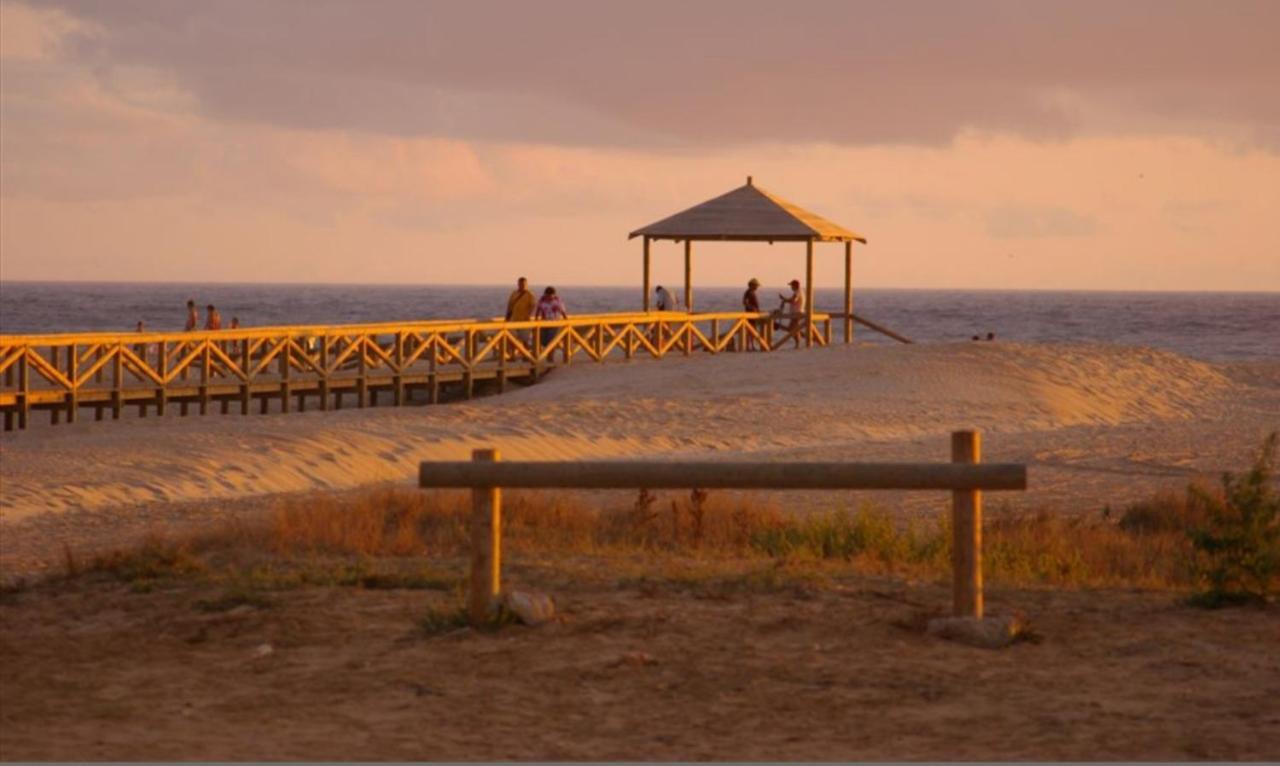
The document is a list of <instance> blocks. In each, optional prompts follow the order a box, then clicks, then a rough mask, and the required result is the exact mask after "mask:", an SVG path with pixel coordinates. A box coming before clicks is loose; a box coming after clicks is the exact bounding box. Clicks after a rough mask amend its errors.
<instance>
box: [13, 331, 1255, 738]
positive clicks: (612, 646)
mask: <svg viewBox="0 0 1280 766" xmlns="http://www.w3.org/2000/svg"><path fill="white" fill-rule="evenodd" d="M957 428H978V429H980V430H981V431H982V432H983V434H984V438H985V452H986V459H988V460H992V461H1011V462H1022V463H1026V464H1027V465H1028V466H1029V476H1030V481H1031V487H1030V489H1029V491H1027V492H1025V493H1004V494H1000V495H996V494H994V493H992V494H990V495H989V496H988V502H987V509H988V511H987V512H988V514H989V515H998V514H1001V513H1008V512H1016V511H1019V510H1022V509H1027V508H1040V509H1045V510H1048V511H1050V512H1054V513H1062V514H1097V513H1100V512H1101V509H1102V508H1103V507H1104V506H1106V505H1112V506H1120V505H1122V504H1123V503H1124V502H1126V501H1128V500H1132V499H1138V498H1141V497H1145V496H1147V495H1149V494H1150V493H1151V492H1153V491H1156V490H1159V489H1170V490H1180V489H1181V488H1182V487H1184V486H1185V484H1186V483H1187V482H1188V481H1189V480H1191V479H1193V478H1195V477H1197V476H1200V475H1205V474H1207V475H1212V474H1214V473H1217V472H1219V471H1221V470H1225V469H1233V468H1239V467H1241V466H1243V465H1245V463H1246V461H1247V460H1248V458H1249V456H1250V454H1251V453H1252V452H1253V451H1254V450H1255V449H1256V448H1257V446H1258V445H1259V444H1260V443H1261V440H1262V438H1263V437H1264V436H1265V434H1266V433H1267V432H1268V431H1270V430H1274V429H1277V428H1280V361H1276V362H1261V363H1251V364H1232V365H1214V364H1208V363H1204V362H1198V361H1194V360H1190V359H1186V358H1183V357H1179V356H1177V355H1174V354H1169V353H1165V352H1160V351H1153V350H1148V349H1133V348H1121V347H1114V346H1105V345H1096V344H1093V345H1082V344H1076V345H1018V344H1007V343H970V344H955V345H932V346H926V345H921V346H911V347H907V346H899V347H858V348H845V347H836V348H830V349H821V350H813V351H803V352H791V351H785V352H780V353H777V354H774V355H770V356H762V355H749V356H748V355H724V356H721V357H716V358H707V357H694V358H689V359H669V360H666V361H663V362H657V363H655V362H636V363H632V364H619V365H613V366H605V367H601V366H595V365H587V364H582V365H575V366H573V367H571V368H568V369H561V370H557V371H556V372H555V373H554V374H552V375H551V376H549V377H548V378H547V379H546V380H545V381H544V382H542V383H539V384H538V385H536V386H533V387H529V388H525V389H523V390H519V391H515V392H512V393H509V394H506V395H503V396H499V397H491V398H487V399H482V400H475V401H472V402H468V403H459V404H451V405H446V406H439V407H413V408H400V409H391V408H387V409H370V410H361V411H350V410H348V411H342V412H333V413H306V414H302V415H289V416H266V417H259V416H252V417H244V418H241V417H237V416H230V417H220V416H208V417H203V418H185V419H182V418H176V417H170V418H167V419H163V420H160V419H156V418H151V419H148V420H133V421H127V422H120V423H99V424H94V423H86V424H78V425H76V426H72V427H60V428H43V429H35V430H32V431H29V432H26V433H21V434H6V435H5V436H4V437H3V441H0V481H2V482H3V490H2V492H0V566H3V569H4V572H5V573H6V574H7V575H18V574H22V573H26V572H32V571H38V570H41V569H43V568H48V567H55V568H56V567H57V565H58V562H59V560H60V558H61V556H62V550H63V546H64V545H65V546H67V547H68V548H70V549H72V550H73V551H75V552H76V553H77V554H84V553H87V552H90V551H92V550H94V549H97V548H104V547H113V546H116V545H121V544H125V543H127V542H129V541H130V540H131V539H135V538H137V537H139V536H141V535H143V534H144V533H146V532H148V531H151V530H154V529H160V530H163V531H169V532H175V531H176V532H178V533H181V532H182V531H184V530H190V529H197V528H199V527H201V526H202V525H209V524H217V523H220V522H221V520H223V519H226V518H228V517H235V516H239V515H243V514H252V513H255V512H258V511H260V510H261V509H263V508H264V507H267V506H269V504H270V503H271V502H272V501H273V498H276V497H278V496H279V494H280V493H291V492H313V491H315V490H322V491H329V492H346V491H354V492H359V491H361V489H360V488H361V487H365V486H368V485H370V484H377V483H398V484H412V481H413V476H414V473H415V470H416V467H417V463H418V461H419V460H423V459H433V458H463V457H465V456H466V455H467V454H468V451H469V450H470V449H471V448H472V447H477V446H496V447H498V448H500V449H502V450H503V452H504V453H505V455H506V456H508V457H510V458H531V459H535V458H536V459H567V458H573V457H579V456H591V457H608V458H619V459H628V458H635V457H651V458H661V459H672V460H679V459H681V458H682V457H685V456H695V455H696V456H698V457H700V458H705V457H707V456H712V457H724V458H741V457H753V458H757V459H761V460H801V459H811V458H812V459H825V460H831V459H848V460H939V461H941V460H946V459H947V452H948V439H947V434H948V433H949V432H950V431H951V430H953V429H957ZM601 498H602V501H607V500H608V497H607V493H606V494H605V495H602V496H601ZM784 499H785V501H786V502H785V507H786V508H787V509H788V510H791V511H793V512H796V513H804V512H808V511H812V510H814V509H821V508H827V507H832V506H833V505H840V504H850V503H857V502H861V501H862V500H864V499H871V500H873V501H874V502H876V503H878V504H880V505H882V506H884V507H886V508H891V509H894V510H895V511H899V512H900V513H901V515H902V516H903V517H904V518H910V517H913V516H919V515H925V514H936V513H940V512H942V510H943V509H945V507H946V502H947V500H946V497H945V493H913V494H908V493H875V494H866V495H859V494H857V493H794V494H790V495H786V496H784ZM579 558H581V557H579ZM436 563H439V564H440V565H441V566H442V567H446V568H448V569H449V570H450V571H460V570H461V567H462V563H461V562H460V561H453V562H436ZM742 565H743V566H747V567H761V566H763V567H772V566H773V564H772V563H761V562H745V563H743V564H742ZM660 567H661V565H660V564H659V563H657V562H654V561H650V560H648V559H647V558H646V559H645V560H637V561H634V562H630V563H628V562H626V561H619V560H614V559H610V560H607V561H601V560H597V559H590V558H589V557H588V558H583V559H582V560H577V559H575V558H573V557H569V558H568V559H565V560H554V561H518V562H512V563H510V564H509V565H508V567H507V571H506V575H505V576H506V578H507V582H508V583H517V584H526V585H532V586H533V587H538V588H543V589H545V590H547V591H548V592H550V593H553V594H554V595H555V597H556V598H557V600H558V602H559V606H560V611H561V614H562V615H563V618H564V619H563V621H562V622H558V623H555V624H551V625H546V626H543V627H539V628H535V629H530V628H523V627H508V628H505V629H503V630H502V631H499V632H498V633H496V634H492V635H489V634H477V633H471V632H462V633H451V634H447V635H443V636H427V635H424V634H423V632H422V631H421V629H420V627H419V623H420V621H421V619H422V615H423V614H424V613H425V610H426V608H427V607H428V605H429V604H430V603H432V602H442V600H443V599H446V598H447V596H446V595H445V594H442V593H438V592H432V591H412V590H388V591H383V590H360V589H352V588H337V587H333V588H312V587H300V588H295V589H290V590H285V591H280V592H276V593H272V594H271V598H272V601H273V603H271V604H270V605H268V606H266V607H265V608H257V607H251V606H240V607H236V608H234V609H231V610H230V611H223V612H212V613H211V612H208V611H207V610H205V609H203V608H201V607H200V603H201V600H202V599H210V598H217V597H218V595H219V593H220V589H221V586H218V585H216V584H211V583H209V582H205V581H201V580H199V579H196V580H192V581H189V582H186V581H181V582H172V583H165V582H162V583H160V584H159V585H158V586H155V587H151V588H143V589H141V590H138V589H136V588H132V587H131V586H130V585H129V584H126V583H120V582H116V581H113V580H111V579H109V578H105V579H104V578H101V577H98V578H94V577H86V578H81V579H77V580H71V581H68V582H59V581H56V580H55V581H53V582H51V583H49V584H47V585H36V586H34V587H30V588H28V589H26V590H19V591H9V592H0V758H3V759H6V760H12V759H50V758H51V759H77V760H80V759H209V760H217V759H283V760H289V759H322V760H333V759H393V760H418V759H494V760H496V759H522V758H523V759H530V758H532V759H544V760H568V759H584V758H585V759H663V760H681V759H742V760H754V759H803V760H846V759H930V760H937V759H945V760H956V759H1006V758H1013V759H1057V760H1094V759H1114V760H1130V759H1133V760H1149V759H1165V760H1175V759H1177V760H1182V759H1223V760H1227V759H1246V760H1247V759H1275V758H1277V757H1280V735H1278V734H1277V732H1280V716H1278V715H1277V709H1276V706H1275V703H1274V700H1275V699H1277V697H1278V696H1280V659H1278V657H1280V654H1277V652H1276V651H1275V648H1276V636H1277V635H1280V622H1278V621H1277V615H1278V613H1277V611H1276V610H1275V609H1274V608H1270V609H1235V610H1222V611H1217V612H1210V611H1204V610H1199V609H1194V608H1191V607H1188V606H1186V605H1185V604H1184V603H1182V602H1181V600H1180V598H1181V594H1176V593H1159V592H1154V593H1153V592H1148V593H1144V592H1136V591H1134V592H1129V591H1121V590H1109V591H1072V590H1015V589H1007V588H1000V587H994V588H989V589H988V591H987V603H988V610H989V611H996V612H999V611H1001V610H1006V609H1012V608H1017V609H1019V610H1021V611H1023V612H1025V613H1026V614H1027V616H1028V617H1029V618H1030V620H1031V624H1032V626H1033V628H1034V630H1035V633H1036V635H1037V636H1038V637H1040V639H1041V640H1040V641H1039V642H1038V643H1020V644H1016V645H1014V646H1013V647H1010V648H1008V649H1005V650H1001V651H995V652H993V651H988V650H982V649H975V648H971V647H966V646H960V645H956V644H952V643H949V642H946V641H941V640H939V639H937V638H935V637H932V636H928V635H926V634H925V633H924V631H923V629H922V627H923V624H924V622H925V620H926V619H927V618H928V617H929V616H931V615H937V614H943V613H945V612H946V610H947V609H948V605H949V594H948V591H947V589H946V587H945V585H940V584H930V583H920V582H911V581H906V580H903V579H902V578H893V579H890V578H881V577H874V576H868V575H865V574H858V573H857V572H856V571H845V570H842V569H837V570H836V575H835V578H834V580H833V581H829V582H826V583H825V584H823V585H822V586H821V587H807V586H805V585H803V583H800V584H797V582H790V583H783V584H782V585H779V586H770V585H768V584H767V583H768V582H769V578H767V577H764V578H761V579H760V582H763V583H765V584H764V585H756V586H748V587H741V586H732V587H720V586H716V585H714V584H713V585H710V586H698V587H688V586H685V585H680V584H679V582H678V581H676V580H671V581H669V582H666V581H664V580H663V579H662V577H661V576H660V574H661V573H660V572H659V571H658V570H659V569H660ZM645 573H654V574H655V576H656V580H645V579H644V577H645ZM766 574H767V573H766ZM264 647H267V648H266V649H264Z"/></svg>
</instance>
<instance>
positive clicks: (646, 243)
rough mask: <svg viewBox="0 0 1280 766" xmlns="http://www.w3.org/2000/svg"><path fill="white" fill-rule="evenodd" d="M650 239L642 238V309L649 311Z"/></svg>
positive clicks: (650, 287)
mask: <svg viewBox="0 0 1280 766" xmlns="http://www.w3.org/2000/svg"><path fill="white" fill-rule="evenodd" d="M651 242H652V240H650V239H649V238H648V237H645V238H644V310H645V312H646V313H647V312H648V311H649V292H650V290H652V289H653V285H652V284H651V281H652V279H651V276H650V271H649V247H650V244H651Z"/></svg>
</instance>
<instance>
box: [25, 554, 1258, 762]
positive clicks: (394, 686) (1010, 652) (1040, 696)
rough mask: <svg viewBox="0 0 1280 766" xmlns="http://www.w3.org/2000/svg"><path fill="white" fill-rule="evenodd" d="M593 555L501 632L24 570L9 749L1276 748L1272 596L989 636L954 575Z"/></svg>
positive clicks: (389, 598) (1161, 752)
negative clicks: (698, 572)
mask: <svg viewBox="0 0 1280 766" xmlns="http://www.w3.org/2000/svg"><path fill="white" fill-rule="evenodd" d="M615 563H616V562H615ZM639 564H641V565H642V564H643V562H639ZM600 566H601V565H600V562H593V561H589V560H588V561H582V562H580V563H579V565H578V566H577V567H572V566H570V567H566V566H564V565H563V562H561V563H560V564H559V565H558V566H556V567H538V566H531V567H525V568H520V567H515V568H513V569H512V571H511V573H510V579H513V580H514V581H518V582H523V583H524V584H526V585H531V586H535V587H539V588H542V589H544V590H546V591H547V592H550V593H552V594H554V595H555V597H556V599H557V601H558V605H559V608H560V611H561V614H562V618H563V619H562V621H561V622H558V623H555V624H549V625H544V626H541V627H537V628H529V627H524V626H518V625H510V626H506V627H503V628H501V629H499V630H498V631H496V632H493V633H477V632H472V631H470V630H467V629H462V630H453V629H450V630H449V631H446V632H441V633H435V634H431V633H428V632H427V631H425V630H424V629H423V627H422V618H423V616H424V615H425V614H426V613H428V611H430V610H431V609H432V608H433V605H434V606H435V607H437V608H438V607H440V605H443V604H445V603H447V602H448V600H449V599H450V598H451V597H450V596H449V595H447V594H445V593H443V592H438V591H426V590H364V589H355V588H338V587H332V588H319V587H313V588H298V589H290V590H282V591H277V592H273V593H272V594H271V595H270V602H269V603H265V604H260V605H256V606H255V605H247V604H242V605H239V606H236V607H234V608H230V609H227V610H225V611H208V609H209V605H208V604H207V603H205V604H204V605H203V606H202V604H201V602H202V600H203V601H206V602H207V601H208V600H210V599H216V598H217V597H218V596H219V594H220V592H221V591H220V590H219V587H218V586H215V585H208V584H198V583H174V584H170V585H163V584H162V585H159V586H157V587H155V588H154V589H152V590H150V591H149V592H141V593H140V592H136V590H137V589H136V588H132V589H131V588H130V586H128V585H126V584H123V583H120V582H118V581H113V580H110V579H106V578H104V577H101V576H94V577H89V578H83V577H82V578H80V579H78V580H74V581H71V582H70V583H54V584H46V585H37V586H34V587H31V588H28V589H26V590H23V591H20V592H8V593H6V594H4V596H3V598H2V599H0V758H3V759H4V760H39V759H58V760H99V759H105V760H155V759H165V760H167V759H197V760H240V759H263V760H313V759H315V760H346V759H360V760H365V759H368V760H438V759H448V760H464V759H481V760H502V759H539V760H577V759H635V760H686V759H687V760H703V759H730V760H755V759H777V760H788V759H804V760H880V759H946V760H967V759H1054V760H1096V759H1104V760H1153V759H1154V760H1182V759H1220V760H1236V759H1241V760H1255V759H1264V760H1265V759H1271V760H1274V759H1277V758H1280V706H1277V704H1276V700H1277V699H1280V651H1278V649H1280V610H1277V609H1275V608H1274V607H1272V608H1269V609H1256V608H1254V609H1226V610H1220V611H1204V610H1200V609H1195V608H1191V607H1188V606H1186V605H1184V604H1182V603H1181V602H1180V600H1179V599H1178V597H1177V596H1176V595H1173V594H1169V593H1142V592H1118V591H1048V590H1039V591H1036V590H1016V591H1015V590H994V591H989V592H988V604H989V609H990V610H996V611H998V610H1002V609H1003V610H1008V609H1012V608H1016V609H1019V610H1021V611H1023V612H1024V613H1025V614H1026V615H1027V617H1028V618H1029V619H1030V621H1031V623H1032V626H1033V628H1034V631H1035V636H1036V637H1037V638H1038V640H1035V641H1030V642H1024V643H1019V644H1015V645H1014V646H1012V647H1010V648H1007V649H1004V650H999V651H991V650H984V649H976V648H972V647H967V646H963V645H958V644H953V643H949V642H945V641H942V640H939V639H937V638H934V637H932V636H930V635H928V634H926V633H925V632H924V631H923V629H922V626H923V624H924V621H925V619H926V618H927V617H928V616H929V615H932V614H939V613H942V612H943V611H944V610H945V609H946V607H947V604H948V592H947V591H946V589H945V588H944V587H943V586H939V585H930V584H921V583H906V582H902V581H899V580H894V579H888V578H881V577H870V576H855V575H852V574H838V575H837V576H836V577H835V578H834V579H829V580H825V581H823V582H820V583H817V584H805V583H804V582H803V581H799V580H779V579H777V578H774V577H771V576H769V575H768V573H767V572H765V571H764V570H758V571H756V572H755V574H752V575H749V576H742V575H741V574H739V575H735V576H731V577H720V578H719V579H715V578H712V579H706V580H702V581H692V580H685V581H673V580H670V579H668V580H665V581H658V580H652V579H645V578H643V577H635V576H632V575H634V573H635V572H634V571H633V572H632V575H628V576H625V577H621V578H619V577H614V576H613V575H612V574H610V575H608V576H603V575H599V574H598V571H599V569H600ZM753 566H758V564H755V565H753ZM592 571H596V572H597V574H596V575H594V576H590V575H586V574H585V573H589V572H592ZM635 571H643V566H641V567H640V568H639V569H636V570H635ZM267 647H269V649H268V648H267Z"/></svg>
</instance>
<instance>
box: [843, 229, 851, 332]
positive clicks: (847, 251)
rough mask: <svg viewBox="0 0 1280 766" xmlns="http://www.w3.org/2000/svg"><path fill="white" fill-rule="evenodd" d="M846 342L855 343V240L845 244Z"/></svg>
mask: <svg viewBox="0 0 1280 766" xmlns="http://www.w3.org/2000/svg"><path fill="white" fill-rule="evenodd" d="M844 342H845V343H852V342H853V240H847V241H845V243H844Z"/></svg>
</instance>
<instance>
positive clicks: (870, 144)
mask: <svg viewBox="0 0 1280 766" xmlns="http://www.w3.org/2000/svg"><path fill="white" fill-rule="evenodd" d="M1277 29H1280V2H1274V1H1273V0H1257V1H1256V2H1254V1H1245V0H1216V1H1213V2H1208V1H1206V2H1190V1H1188V0H1127V2H1123V3H1116V2H1112V1H1111V0H1108V1H1106V2H1101V1H1096V0H1071V1H1070V2H1056V1H1054V0H1041V1H1038V2H1022V1H1021V0H974V1H973V2H965V3H953V2H925V1H924V0H900V1H898V2H888V1H885V2H861V1H859V0H835V1H832V2H826V1H807V0H791V1H789V2H787V3H778V2H776V1H774V2H756V1H755V0H733V1H728V0H725V1H715V2H712V1H705V2H691V1H689V0H685V1H683V2H668V1H667V0H645V2H636V1H633V2H608V3H601V2H592V1H586V0H583V1H579V0H540V2H537V3H525V2H515V1H514V0H512V1H510V2H486V1H484V0H481V1H478V2H467V3H432V2H427V1H426V0H404V1H401V0H368V1H367V2H357V1H355V0H351V1H349V2H334V1H332V0H269V1H268V2H263V1H262V0H246V1H243V2H241V1H232V0H204V1H203V2H199V3H195V2H167V1H166V2H159V1H151V0H113V1H112V2H96V1H89V0H86V1H84V2H79V1H77V0H53V1H51V2H10V1H9V0H0V282H3V281H7V280H110V281H190V282H303V283H306V282H334V283H381V284H400V283H414V284H421V283H437V284H439V283H446V284H495V283H505V282H509V281H513V280H514V278H515V277H516V276H519V275H527V276H528V277H529V278H530V280H531V281H532V282H533V283H534V284H535V285H538V284H546V283H555V284H569V285H572V284H578V285H635V284H637V283H638V282H639V280H640V263H641V246H640V243H639V240H630V241H629V240H628V239H627V234H628V233H629V232H630V231H632V230H634V229H637V228H639V227H641V226H644V225H646V224H648V223H651V222H653V221H656V220H658V219H661V218H664V217H666V216H668V215H670V214H672V213H674V212H677V211H679V210H682V209H684V208H687V207H690V206H692V205H694V204H697V203H699V202H702V201H704V200H706V199H709V198H712V197H715V196H718V195H719V194H722V193H724V192H726V191H729V190H731V189H733V188H735V187H737V186H739V185H741V184H742V183H743V182H744V180H745V177H746V176H747V175H751V176H753V177H754V179H755V182H756V184H757V185H759V186H761V187H763V188H765V189H767V190H768V191H770V192H771V193H773V194H775V195H777V196H780V197H782V198H785V199H787V200H790V201H791V202H794V203H796V204H798V205H801V206H802V207H805V208H808V209H810V210H812V211H813V212H815V213H818V214H820V215H822V216H824V217H826V218H828V219H831V220H832V221H835V222H836V223H839V224H841V225H843V226H845V227H847V228H850V229H853V230H854V231H857V232H858V233H860V234H862V235H864V236H865V237H866V238H867V240H868V243H867V245H865V246H863V245H858V246H856V247H855V251H854V252H855V256H854V258H855V266H854V270H855V285H859V286H874V287H907V288H913V287H914V288H997V289H1005V288H1008V289H1112V290H1267V291H1276V290H1280V226H1277V225H1276V222H1275V219H1276V217H1277V214H1278V213H1280V46H1277V45H1275V44H1274V38H1275V31H1276V30H1277ZM681 252H682V251H681V250H680V246H679V245H674V244H671V243H662V244H659V245H657V246H655V257H654V264H655V278H656V279H657V280H658V281H663V280H664V279H665V280H667V281H670V282H678V281H679V280H680V277H681V275H682V273H683V262H682V257H681ZM842 254H843V249H842V246H839V245H819V247H818V253H817V255H818V271H817V281H818V284H819V286H823V285H827V286H837V285H839V284H841V282H842V280H843V276H842V268H843V257H842ZM803 261H804V252H803V246H800V245H796V244H782V243H779V244H776V245H772V246H770V245H763V244H724V243H698V244H697V245H696V246H695V267H694V272H695V281H696V282H697V283H698V284H705V285H736V284H741V283H743V282H745V281H746V280H747V279H748V278H749V277H752V276H754V277H758V278H760V279H761V280H762V281H764V282H765V283H766V284H779V285H780V284H782V283H784V282H785V281H786V280H788V279H790V278H792V277H793V276H802V275H803Z"/></svg>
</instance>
